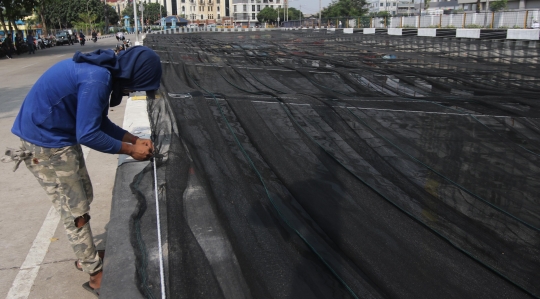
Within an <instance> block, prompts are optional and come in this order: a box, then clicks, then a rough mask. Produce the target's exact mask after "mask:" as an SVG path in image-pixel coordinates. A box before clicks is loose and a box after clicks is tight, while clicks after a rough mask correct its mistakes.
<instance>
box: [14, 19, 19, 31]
mask: <svg viewBox="0 0 540 299" xmlns="http://www.w3.org/2000/svg"><path fill="white" fill-rule="evenodd" d="M13 27H15V32H17V33H18V32H19V27H17V21H13Z"/></svg>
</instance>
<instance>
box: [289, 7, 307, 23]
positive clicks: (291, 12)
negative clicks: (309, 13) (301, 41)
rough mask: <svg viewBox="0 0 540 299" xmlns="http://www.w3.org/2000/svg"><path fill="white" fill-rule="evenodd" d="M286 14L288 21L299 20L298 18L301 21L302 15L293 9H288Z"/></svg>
mask: <svg viewBox="0 0 540 299" xmlns="http://www.w3.org/2000/svg"><path fill="white" fill-rule="evenodd" d="M288 14H289V20H300V17H302V19H303V18H304V14H303V13H302V12H301V11H300V10H298V9H296V8H294V7H291V8H289V12H288Z"/></svg>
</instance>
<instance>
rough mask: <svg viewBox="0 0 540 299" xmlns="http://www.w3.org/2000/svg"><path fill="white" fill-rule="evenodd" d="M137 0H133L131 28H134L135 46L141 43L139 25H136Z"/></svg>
mask: <svg viewBox="0 0 540 299" xmlns="http://www.w3.org/2000/svg"><path fill="white" fill-rule="evenodd" d="M136 2H137V1H135V0H133V14H134V15H133V21H134V23H135V24H134V26H133V28H135V46H138V45H140V44H141V43H140V42H139V26H138V25H137V3H136Z"/></svg>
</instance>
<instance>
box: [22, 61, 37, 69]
mask: <svg viewBox="0 0 540 299" xmlns="http://www.w3.org/2000/svg"><path fill="white" fill-rule="evenodd" d="M36 64H37V62H36V63H32V64H29V65H27V66H23V67H22V68H23V69H24V68H27V67H29V66H33V65H36Z"/></svg>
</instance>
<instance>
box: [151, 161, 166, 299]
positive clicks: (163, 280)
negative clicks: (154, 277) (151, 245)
mask: <svg viewBox="0 0 540 299" xmlns="http://www.w3.org/2000/svg"><path fill="white" fill-rule="evenodd" d="M152 160H153V164H154V191H155V196H156V225H157V236H158V248H159V275H160V281H161V298H162V299H165V298H166V295H165V275H164V274H163V250H162V248H161V247H162V244H161V222H160V219H159V218H160V217H159V194H158V183H157V169H156V158H152Z"/></svg>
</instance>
